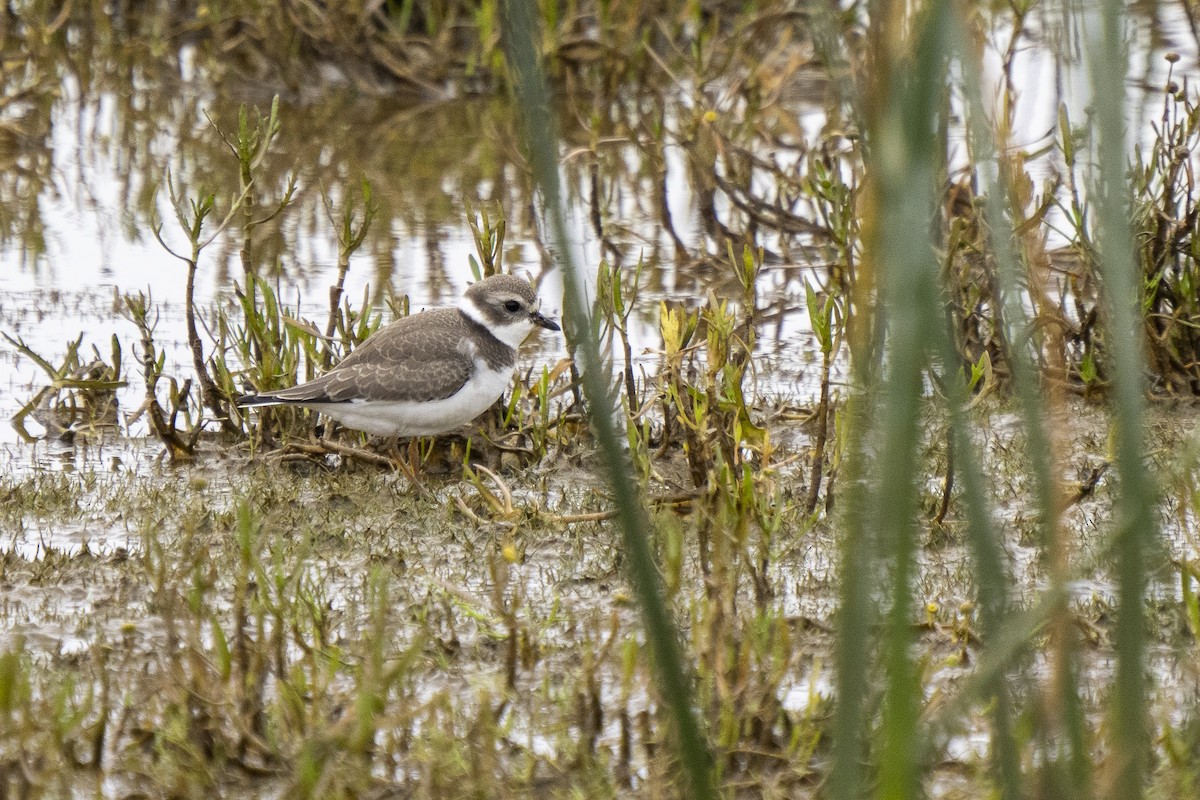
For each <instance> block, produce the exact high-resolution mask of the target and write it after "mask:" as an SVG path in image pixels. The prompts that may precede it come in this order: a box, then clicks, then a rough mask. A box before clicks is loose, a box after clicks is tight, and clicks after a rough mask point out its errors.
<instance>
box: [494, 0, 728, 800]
mask: <svg viewBox="0 0 1200 800" xmlns="http://www.w3.org/2000/svg"><path fill="white" fill-rule="evenodd" d="M501 11H502V14H503V19H504V30H505V33H506V37H505V40H506V41H505V45H506V51H507V54H508V58H509V67H510V74H511V75H512V78H513V81H514V84H515V88H516V93H517V101H518V104H519V106H520V108H521V111H522V114H523V117H524V120H525V124H524V129H525V135H526V142H527V144H528V146H529V160H530V164H531V166H532V167H533V172H534V178H535V180H536V182H537V184H538V186H540V188H541V190H542V194H543V200H544V207H545V209H546V215H547V219H548V220H549V221H550V224H551V226H552V230H553V234H554V238H555V240H556V241H555V243H556V245H557V246H558V252H559V256H560V260H561V263H562V267H563V282H564V284H565V287H566V297H565V306H566V308H565V313H566V314H567V315H568V316H569V317H570V318H571V319H573V320H576V324H575V325H574V331H575V335H576V337H577V340H576V341H575V342H574V345H575V352H576V354H577V356H578V357H579V359H580V361H581V362H582V363H581V380H582V382H583V390H584V394H585V396H586V397H587V401H588V416H589V419H590V422H591V425H592V429H593V431H594V432H595V435H596V441H597V443H598V445H599V447H600V452H601V457H602V460H603V463H604V467H605V471H606V472H607V473H608V478H609V483H610V485H611V487H612V491H613V499H614V503H615V505H616V510H617V523H618V525H619V527H620V529H621V534H622V537H623V540H624V545H625V550H626V557H627V564H628V569H629V577H630V580H631V582H632V583H633V589H634V592H635V594H636V596H637V599H638V605H639V607H640V609H641V613H642V620H643V624H644V625H645V628H646V636H647V639H648V642H649V645H650V649H651V654H652V658H653V666H654V670H655V674H656V677H657V679H658V686H659V692H660V693H661V695H662V700H663V703H664V704H665V705H666V707H667V709H668V711H669V713H670V716H671V719H672V720H673V723H674V727H675V734H676V736H677V737H678V748H679V761H680V765H681V767H682V770H683V772H684V774H685V775H686V778H687V782H688V785H689V787H690V789H691V796H692V797H695V798H698V800H709V798H715V797H716V791H715V789H714V787H713V780H712V774H711V764H712V761H711V756H710V754H709V751H708V747H707V745H706V743H705V741H704V738H703V736H702V735H701V732H700V726H699V724H698V723H697V720H696V717H695V714H694V712H693V708H692V690H691V683H690V681H689V680H688V677H687V671H686V670H685V668H684V663H683V656H682V653H681V652H680V648H679V643H678V641H677V639H676V631H675V626H674V624H673V622H672V620H671V615H670V612H669V611H668V609H667V605H666V601H665V599H664V596H663V591H662V587H661V585H660V582H659V576H658V571H657V568H656V566H655V564H654V556H653V554H652V552H651V550H650V532H651V522H650V519H649V516H648V515H647V513H646V510H645V509H644V508H643V507H642V504H641V502H640V501H639V499H638V495H637V488H636V487H635V485H634V482H633V477H632V476H633V475H634V474H635V473H634V470H633V467H632V465H631V464H630V463H629V458H628V455H627V453H626V452H625V449H624V445H623V442H624V441H625V436H624V434H623V433H621V432H620V431H618V429H617V423H616V421H615V420H614V419H613V414H612V409H613V401H612V398H610V397H609V393H608V385H607V380H606V377H605V371H604V369H603V363H602V361H601V359H600V350H599V346H598V343H597V341H596V338H595V333H594V330H593V326H592V325H591V324H590V323H589V319H590V310H589V309H588V307H587V303H586V302H585V301H584V294H583V281H582V279H581V276H580V273H579V269H578V266H577V265H576V264H575V262H574V258H573V254H572V251H571V247H570V242H571V239H570V237H569V236H568V235H567V230H566V222H565V219H564V213H563V207H562V203H563V198H562V194H561V191H560V187H559V178H558V136H557V126H556V125H555V122H554V114H553V110H552V108H551V105H550V93H549V90H548V88H547V86H546V82H545V76H544V75H543V73H542V68H541V63H540V61H539V54H538V50H537V48H536V46H535V44H534V42H535V41H541V39H540V37H539V36H538V33H537V22H536V19H537V17H536V14H537V8H536V6H535V4H534V3H533V2H532V1H531V0H505V2H504V3H503V4H502V9H501Z"/></svg>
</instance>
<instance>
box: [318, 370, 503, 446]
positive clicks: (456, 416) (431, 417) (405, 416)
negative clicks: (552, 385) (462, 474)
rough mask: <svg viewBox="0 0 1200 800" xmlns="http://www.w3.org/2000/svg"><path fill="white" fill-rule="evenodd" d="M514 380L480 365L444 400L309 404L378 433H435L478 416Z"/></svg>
mask: <svg viewBox="0 0 1200 800" xmlns="http://www.w3.org/2000/svg"><path fill="white" fill-rule="evenodd" d="M511 382H512V371H511V370H499V371H497V370H490V369H486V368H481V369H480V370H479V371H478V372H476V373H475V375H474V377H472V378H471V380H469V381H467V383H466V385H464V386H463V387H462V388H461V389H459V391H458V393H457V394H454V395H451V396H450V397H447V398H446V399H445V400H431V401H427V402H420V403H418V402H413V401H410V400H358V401H351V402H349V403H311V404H308V403H306V404H305V405H306V406H307V407H308V408H312V409H314V410H316V411H320V412H321V413H322V414H327V415H329V416H330V417H333V418H334V419H336V420H337V421H338V422H340V423H342V424H343V425H345V426H346V427H347V428H354V429H355V430H359V431H366V432H367V433H370V434H373V435H375V436H404V437H408V436H434V435H437V434H439V433H446V432H447V431H452V430H454V429H455V428H458V427H460V426H462V425H465V424H466V423H468V422H470V421H471V420H473V419H475V418H476V417H478V416H479V415H480V414H482V413H483V412H484V411H487V409H488V408H489V407H490V406H491V405H492V403H494V402H496V400H497V399H498V398H499V397H500V395H501V394H503V392H504V390H505V389H507V388H508V385H509V384H510V383H511Z"/></svg>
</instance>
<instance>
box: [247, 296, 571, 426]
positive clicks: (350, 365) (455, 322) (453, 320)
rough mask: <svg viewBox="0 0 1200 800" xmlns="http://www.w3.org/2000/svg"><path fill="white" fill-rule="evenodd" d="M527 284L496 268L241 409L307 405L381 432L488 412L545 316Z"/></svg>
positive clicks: (456, 422)
mask: <svg viewBox="0 0 1200 800" xmlns="http://www.w3.org/2000/svg"><path fill="white" fill-rule="evenodd" d="M540 305H541V303H540V301H539V300H538V297H537V293H536V292H535V291H534V288H533V286H531V285H530V284H529V282H528V281H526V280H523V279H522V278H516V277H513V276H511V275H493V276H492V277H490V278H485V279H483V280H481V281H479V282H478V283H476V284H474V285H472V286H471V287H470V288H468V289H467V291H466V293H465V294H464V295H463V297H462V300H460V301H459V303H458V307H457V308H443V309H438V310H435V311H425V312H422V313H419V314H413V315H411V316H408V317H404V318H402V319H398V320H396V321H395V322H393V323H391V324H390V325H387V326H385V327H384V328H383V329H381V330H380V331H378V332H377V333H375V334H374V335H372V336H371V337H369V338H368V339H367V340H366V341H365V342H363V343H362V344H361V345H360V346H359V347H358V348H357V349H355V350H354V351H353V352H352V353H350V355H348V356H346V357H345V358H344V359H343V360H342V361H341V363H339V364H338V365H337V366H335V367H334V368H333V369H331V370H329V372H327V373H325V374H324V375H322V376H321V377H320V378H317V379H316V380H314V381H309V382H308V383H302V384H300V385H299V386H293V387H291V388H290V389H281V390H280V391H277V392H271V393H269V394H256V395H246V396H244V397H241V398H238V401H237V404H238V405H239V406H269V405H289V406H303V407H304V408H311V409H313V410H315V411H319V412H321V413H322V414H327V415H329V416H330V417H333V418H334V419H335V420H337V421H338V422H340V423H342V424H343V425H345V426H346V427H348V428H355V429H356V430H360V431H366V432H367V433H370V434H374V435H376V436H402V437H410V436H434V435H436V434H440V433H445V432H447V431H451V430H454V429H455V428H458V427H459V426H461V425H463V424H465V423H467V422H470V421H471V420H473V419H475V417H477V416H479V415H480V414H482V413H483V412H484V411H486V410H487V409H488V407H489V406H491V405H492V403H494V402H496V400H497V399H498V398H499V397H500V395H501V394H503V393H504V390H505V389H506V388H508V385H509V383H510V382H511V381H512V377H513V367H514V366H515V365H516V363H517V348H518V347H520V346H521V343H522V342H523V341H525V338H526V337H527V336H529V334H530V333H532V332H533V330H534V328H539V327H540V328H545V329H547V330H551V331H557V330H561V329H560V328H559V326H558V324H557V323H556V322H554V321H553V320H551V319H548V318H547V317H544V316H542V314H541V313H540V312H539V310H538V309H539V307H540Z"/></svg>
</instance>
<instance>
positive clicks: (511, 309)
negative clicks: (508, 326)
mask: <svg viewBox="0 0 1200 800" xmlns="http://www.w3.org/2000/svg"><path fill="white" fill-rule="evenodd" d="M504 310H505V311H507V312H508V313H510V314H515V313H517V312H518V311H520V310H521V304H520V303H518V302H517V301H516V300H509V301H508V302H507V303H505V304H504Z"/></svg>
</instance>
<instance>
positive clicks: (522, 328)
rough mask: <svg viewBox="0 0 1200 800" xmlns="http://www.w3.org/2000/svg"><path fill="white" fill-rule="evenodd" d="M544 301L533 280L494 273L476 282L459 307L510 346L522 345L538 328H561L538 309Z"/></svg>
mask: <svg viewBox="0 0 1200 800" xmlns="http://www.w3.org/2000/svg"><path fill="white" fill-rule="evenodd" d="M540 307H541V301H539V300H538V296H537V292H535V291H534V289H533V286H531V285H530V284H529V281H527V280H525V279H523V278H517V277H515V276H513V275H493V276H492V277H490V278H484V279H483V280H481V281H480V282H479V283H476V284H473V285H472V286H471V287H470V288H469V289H467V291H466V294H464V295H463V298H462V301H461V302H459V304H458V308H459V310H460V311H462V312H463V313H464V314H466V315H467V316H468V317H470V318H471V319H473V320H475V321H476V322H478V323H479V324H480V325H483V326H484V327H485V328H487V329H488V330H489V331H491V332H492V335H493V336H495V337H496V338H497V339H499V340H500V341H502V342H504V343H505V344H506V345H508V346H509V347H520V345H521V342H523V341H525V337H526V336H528V335H529V334H530V333H532V332H533V329H534V328H539V327H540V328H545V329H546V330H551V331H557V330H561V328H559V327H558V323H557V322H555V321H554V320H552V319H549V318H547V317H544V316H542V314H541V313H540V312H539V311H538V309H539V308H540Z"/></svg>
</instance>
